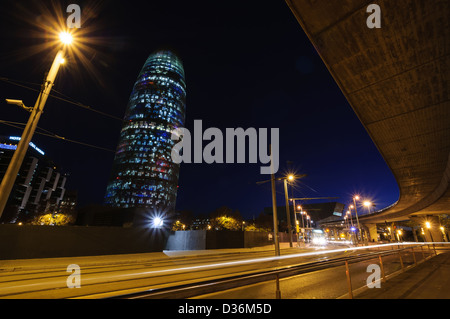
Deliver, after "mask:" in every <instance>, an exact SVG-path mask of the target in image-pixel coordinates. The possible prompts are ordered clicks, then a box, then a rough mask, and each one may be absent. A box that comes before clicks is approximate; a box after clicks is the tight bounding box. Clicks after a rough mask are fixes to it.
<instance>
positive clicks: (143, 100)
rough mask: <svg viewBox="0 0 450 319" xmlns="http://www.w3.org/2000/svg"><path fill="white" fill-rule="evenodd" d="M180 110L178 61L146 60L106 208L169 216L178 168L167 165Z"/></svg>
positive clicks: (165, 55) (158, 56) (182, 91)
mask: <svg viewBox="0 0 450 319" xmlns="http://www.w3.org/2000/svg"><path fill="white" fill-rule="evenodd" d="M185 107H186V84H185V80H184V69H183V65H182V63H181V61H180V59H179V58H178V57H177V56H176V55H175V54H173V53H172V52H170V51H158V52H156V53H153V54H151V55H150V56H149V58H148V59H147V61H146V62H145V64H144V66H143V68H142V70H141V72H140V73H139V76H138V78H137V80H136V82H135V84H134V87H133V91H132V92H131V96H130V99H129V102H128V106H127V110H126V113H125V117H124V125H123V127H122V131H121V134H120V140H119V144H118V147H117V150H116V155H115V158H114V163H113V168H112V173H111V180H110V182H109V184H108V187H107V190H106V196H105V203H106V204H108V205H111V206H114V207H122V208H128V207H149V208H153V209H155V210H162V211H173V210H174V208H175V202H176V195H177V184H178V175H179V164H175V163H173V161H172V157H171V150H172V147H173V145H174V141H172V140H171V133H172V131H173V130H174V129H176V128H178V127H182V126H183V125H184V121H185Z"/></svg>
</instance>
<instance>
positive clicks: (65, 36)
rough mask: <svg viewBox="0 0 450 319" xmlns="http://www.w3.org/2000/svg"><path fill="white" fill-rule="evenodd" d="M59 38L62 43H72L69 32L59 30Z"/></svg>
mask: <svg viewBox="0 0 450 319" xmlns="http://www.w3.org/2000/svg"><path fill="white" fill-rule="evenodd" d="M59 39H60V40H61V42H62V43H64V44H72V41H73V37H72V35H71V34H70V33H69V32H61V33H60V34H59Z"/></svg>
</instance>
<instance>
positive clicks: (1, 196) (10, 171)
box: [0, 33, 72, 217]
mask: <svg viewBox="0 0 450 319" xmlns="http://www.w3.org/2000/svg"><path fill="white" fill-rule="evenodd" d="M60 39H61V41H62V42H63V44H70V43H71V42H72V37H71V36H70V34H69V33H61V34H60ZM62 63H64V53H63V50H59V51H58V53H56V56H55V59H54V60H53V63H52V66H51V67H50V71H49V72H48V74H47V77H46V78H45V80H44V83H43V84H42V86H41V90H40V92H39V96H38V98H37V100H36V103H35V105H34V107H33V109H32V110H31V114H30V117H29V118H28V122H27V124H26V126H25V129H24V131H23V133H22V136H21V138H20V141H19V143H18V145H17V148H16V150H15V151H14V154H13V157H12V158H11V161H10V163H9V165H8V168H7V170H6V172H5V175H4V176H3V179H2V183H1V185H0V217H1V216H2V214H3V211H4V209H5V206H6V202H7V201H8V198H9V194H10V193H11V190H12V188H13V186H14V182H15V181H16V178H17V174H18V173H19V169H20V166H21V165H22V162H23V159H24V157H25V154H26V153H27V150H28V145H29V144H30V142H31V139H32V137H33V134H34V131H35V130H36V127H37V124H38V122H39V118H40V117H41V114H42V112H43V111H44V106H45V103H46V101H47V98H48V96H49V94H50V91H51V90H52V87H53V85H54V82H55V78H56V75H57V74H58V70H59V67H60V66H61V64H62ZM21 107H24V105H23V103H22V105H21ZM24 108H25V107H24Z"/></svg>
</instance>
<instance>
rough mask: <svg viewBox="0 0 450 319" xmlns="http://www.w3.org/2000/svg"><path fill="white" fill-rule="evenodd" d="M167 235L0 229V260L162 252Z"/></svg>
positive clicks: (144, 231)
mask: <svg viewBox="0 0 450 319" xmlns="http://www.w3.org/2000/svg"><path fill="white" fill-rule="evenodd" d="M168 237H169V232H165V231H163V230H161V229H151V228H138V227H134V228H123V227H92V226H88V227H86V226H33V225H22V226H18V225H8V224H3V225H0V259H1V260H6V259H28V258H51V257H75V256H96V255H113V254H133V253H146V252H155V251H162V250H163V249H164V248H165V247H166V243H167V238H168Z"/></svg>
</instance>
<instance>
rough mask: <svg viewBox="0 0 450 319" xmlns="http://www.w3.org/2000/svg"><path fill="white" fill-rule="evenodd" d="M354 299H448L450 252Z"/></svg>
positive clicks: (449, 295) (449, 292)
mask: <svg viewBox="0 0 450 319" xmlns="http://www.w3.org/2000/svg"><path fill="white" fill-rule="evenodd" d="M354 298H355V299H450V252H445V253H441V254H438V255H437V256H435V257H433V258H431V259H430V260H427V261H425V262H424V263H421V264H419V265H418V266H416V267H414V268H412V269H409V270H407V271H406V272H404V273H402V274H399V275H397V276H395V277H393V278H391V279H389V280H388V281H387V282H386V283H382V284H381V288H372V289H367V290H365V291H363V292H361V293H359V294H358V295H356V296H354Z"/></svg>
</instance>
